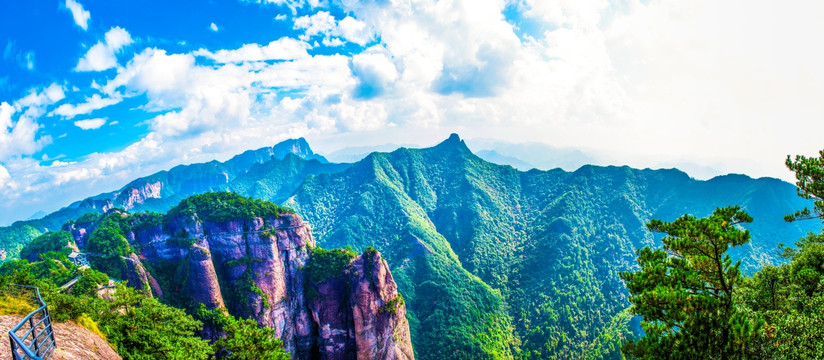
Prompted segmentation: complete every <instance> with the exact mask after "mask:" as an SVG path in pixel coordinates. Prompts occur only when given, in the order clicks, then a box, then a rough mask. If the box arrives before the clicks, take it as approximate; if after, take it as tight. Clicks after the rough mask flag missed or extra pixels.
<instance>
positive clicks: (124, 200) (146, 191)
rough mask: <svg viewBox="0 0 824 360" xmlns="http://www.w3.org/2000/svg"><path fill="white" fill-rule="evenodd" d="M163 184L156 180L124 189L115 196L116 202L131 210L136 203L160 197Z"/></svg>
mask: <svg viewBox="0 0 824 360" xmlns="http://www.w3.org/2000/svg"><path fill="white" fill-rule="evenodd" d="M162 186H163V184H162V183H161V182H160V181H155V182H151V183H150V182H147V183H144V184H142V185H140V186H133V187H129V188H126V189H123V191H121V192H119V193H117V194H116V195H115V196H114V203H116V204H118V205H119V206H120V207H122V208H124V209H126V210H129V209H131V208H133V207H134V206H135V204H142V203H143V202H144V201H146V199H158V198H160V190H161V187H162Z"/></svg>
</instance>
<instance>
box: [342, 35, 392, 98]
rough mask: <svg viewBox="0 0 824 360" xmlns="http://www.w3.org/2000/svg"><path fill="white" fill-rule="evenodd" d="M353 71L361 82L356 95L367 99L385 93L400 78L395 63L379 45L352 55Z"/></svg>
mask: <svg viewBox="0 0 824 360" xmlns="http://www.w3.org/2000/svg"><path fill="white" fill-rule="evenodd" d="M352 73H353V74H354V75H355V76H357V77H358V79H359V82H360V83H359V84H358V87H357V88H356V89H355V95H356V96H357V97H361V98H367V99H368V98H373V97H375V96H378V95H381V94H383V93H384V91H385V90H386V88H387V87H388V86H390V85H391V84H392V83H394V82H395V81H396V80H397V79H398V70H397V69H396V68H395V64H394V63H392V61H391V60H390V59H389V57H387V55H386V54H385V50H384V49H383V48H382V47H379V46H375V47H373V48H372V49H369V51H364V52H363V53H361V54H357V55H355V56H354V57H352Z"/></svg>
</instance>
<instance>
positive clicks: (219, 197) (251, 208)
mask: <svg viewBox="0 0 824 360" xmlns="http://www.w3.org/2000/svg"><path fill="white" fill-rule="evenodd" d="M282 213H294V211H292V210H291V209H289V208H285V207H280V206H277V205H275V204H274V203H272V202H269V201H263V200H260V199H251V198H247V197H243V196H240V195H238V194H235V193H230V192H210V193H205V194H202V195H195V196H190V197H188V198H186V199H183V201H181V202H180V204H178V205H177V206H175V207H173V208H172V209H171V210H169V212H168V213H167V214H166V217H167V218H179V217H191V216H194V215H197V217H198V218H199V219H201V220H205V221H213V222H219V221H227V220H233V219H242V220H251V219H253V218H255V217H262V218H272V217H277V216H279V215H280V214H282Z"/></svg>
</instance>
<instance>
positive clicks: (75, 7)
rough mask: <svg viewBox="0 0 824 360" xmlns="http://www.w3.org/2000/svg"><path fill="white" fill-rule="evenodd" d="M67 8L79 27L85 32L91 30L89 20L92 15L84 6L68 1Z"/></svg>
mask: <svg viewBox="0 0 824 360" xmlns="http://www.w3.org/2000/svg"><path fill="white" fill-rule="evenodd" d="M66 8H68V9H69V11H71V13H72V18H74V23H75V24H77V26H79V27H80V28H81V29H83V30H84V31H85V30H88V29H89V18H90V17H91V14H90V13H89V12H88V11H86V10H85V9H83V5H81V4H80V3H79V2H77V1H74V0H66Z"/></svg>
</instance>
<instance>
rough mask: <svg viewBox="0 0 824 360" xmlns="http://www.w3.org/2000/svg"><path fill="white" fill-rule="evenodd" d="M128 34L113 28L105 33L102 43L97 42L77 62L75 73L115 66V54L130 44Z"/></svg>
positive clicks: (130, 38)
mask: <svg viewBox="0 0 824 360" xmlns="http://www.w3.org/2000/svg"><path fill="white" fill-rule="evenodd" d="M132 41H133V40H132V37H131V35H129V32H128V31H126V30H125V29H123V28H121V27H119V26H118V27H113V28H111V29H110V30H109V31H107V32H106V35H105V39H104V41H98V42H97V44H94V45H93V46H92V47H91V48H90V49H89V51H87V52H86V54H85V55H83V57H82V58H80V60H79V61H78V62H77V66H76V67H75V71H103V70H108V69H111V68H113V67H116V66H117V57H116V56H115V54H117V53H118V52H119V51H120V50H121V49H123V47H124V46H127V45H129V44H131V43H132Z"/></svg>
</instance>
